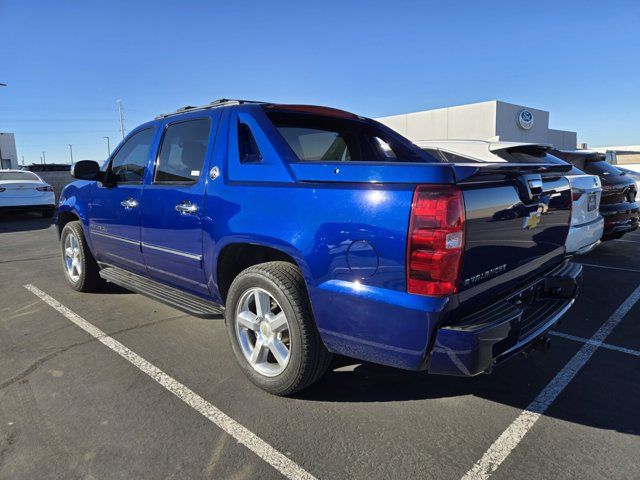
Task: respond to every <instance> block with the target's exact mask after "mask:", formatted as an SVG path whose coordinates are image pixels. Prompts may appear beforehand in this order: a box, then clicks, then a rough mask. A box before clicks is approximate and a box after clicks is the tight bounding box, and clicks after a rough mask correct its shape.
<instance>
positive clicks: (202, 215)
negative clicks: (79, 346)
mask: <svg viewBox="0 0 640 480" xmlns="http://www.w3.org/2000/svg"><path fill="white" fill-rule="evenodd" d="M570 168H571V167H570V165H558V164H545V163H541V164H531V163H528V164H513V163H500V164H491V163H455V162H454V163H447V162H443V161H442V160H441V159H437V158H434V157H432V156H430V155H429V154H428V153H426V152H424V151H422V150H420V149H418V148H417V147H415V146H414V145H412V144H411V143H410V142H409V141H408V140H407V139H405V138H404V137H402V136H400V135H398V134H397V133H395V132H393V131H392V130H390V129H388V128H387V127H385V126H383V125H381V124H379V123H377V122H375V121H373V120H370V119H367V118H363V117H360V116H358V115H355V114H352V113H348V112H345V111H342V110H337V109H333V108H327V107H317V106H308V105H279V104H273V103H265V102H249V101H241V100H218V101H215V102H212V103H211V104H209V105H205V106H201V107H185V108H182V109H180V110H178V111H176V112H174V113H170V114H165V115H160V116H158V117H157V118H156V119H155V120H153V121H150V122H148V123H145V124H144V125H141V126H139V127H138V128H136V129H135V130H133V131H132V132H131V133H130V134H129V135H128V136H127V137H126V138H125V139H124V140H123V141H122V143H121V144H120V145H119V146H118V148H117V149H116V150H115V151H114V153H113V154H112V155H111V157H110V158H109V159H108V161H107V162H106V163H105V164H104V166H102V167H101V166H100V165H99V164H98V163H96V162H93V161H88V160H87V161H81V162H77V163H76V164H75V165H74V167H73V170H72V174H73V176H74V177H75V178H76V179H77V180H76V181H74V182H73V183H71V184H69V185H68V186H67V187H66V188H65V189H64V191H63V193H62V196H61V199H60V203H59V207H58V213H57V227H58V232H59V234H60V241H61V251H62V260H63V267H64V274H65V278H66V281H67V283H68V284H69V285H70V286H71V288H73V289H75V290H78V291H89V290H94V289H96V288H99V287H100V285H101V284H102V283H103V282H104V281H109V282H113V283H115V284H118V285H120V286H122V287H124V288H127V289H130V290H133V291H136V292H139V293H142V294H145V295H148V296H150V297H153V298H155V299H157V300H159V301H162V302H165V303H168V304H170V305H173V306H174V307H176V308H178V309H182V310H184V311H187V312H189V313H191V314H193V315H196V316H200V317H216V316H217V317H220V316H222V315H224V318H225V324H226V328H227V331H228V334H229V338H230V341H231V345H232V347H233V352H234V354H235V356H236V357H237V360H238V362H239V364H240V367H241V369H242V370H243V372H244V373H245V374H246V375H247V376H248V378H249V379H250V380H251V381H252V382H254V383H255V384H256V385H258V386H259V387H261V388H263V389H265V390H267V391H269V392H272V393H275V394H278V395H289V394H293V393H294V392H297V391H299V390H301V389H302V388H304V387H306V386H308V385H310V384H311V383H313V382H314V381H316V380H317V379H319V378H320V377H321V376H322V374H323V373H324V372H325V371H326V370H327V368H328V366H329V364H330V361H331V354H332V353H336V354H342V355H346V356H349V357H352V358H356V359H360V360H364V361H369V362H375V363H380V364H384V365H390V366H394V367H398V368H402V369H409V370H427V371H428V372H431V373H436V374H446V375H462V376H471V375H477V374H479V373H483V372H485V373H488V372H490V371H491V370H492V368H493V367H494V366H495V365H496V364H498V363H500V362H502V361H504V360H506V359H508V358H510V357H512V356H513V355H515V354H516V353H518V352H521V351H525V350H530V349H534V348H536V349H545V348H547V346H548V338H547V337H546V333H547V332H548V330H549V329H550V328H552V327H553V326H554V325H555V324H556V323H557V322H558V321H559V319H560V317H561V316H562V315H563V314H564V313H565V312H566V311H567V310H568V309H569V308H570V307H571V305H572V304H573V302H574V299H575V296H576V293H577V289H578V283H579V281H580V278H581V274H582V271H581V268H580V266H579V265H576V264H572V263H570V262H568V261H567V260H566V255H565V246H564V244H565V240H566V237H567V232H568V230H569V220H570V209H571V190H570V187H569V182H568V181H567V180H566V179H565V178H564V177H563V174H564V173H566V172H567V171H568V170H569V169H570Z"/></svg>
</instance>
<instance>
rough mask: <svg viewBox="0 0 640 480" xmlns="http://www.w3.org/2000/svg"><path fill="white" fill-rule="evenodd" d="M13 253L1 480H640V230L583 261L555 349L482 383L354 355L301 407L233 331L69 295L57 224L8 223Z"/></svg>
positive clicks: (98, 296) (5, 334)
mask: <svg viewBox="0 0 640 480" xmlns="http://www.w3.org/2000/svg"><path fill="white" fill-rule="evenodd" d="M0 247H1V248H0V478H1V479H22V478H24V479H40V478H56V479H57V478H65V479H73V478H82V479H107V478H126V479H131V478H144V479H147V478H149V479H157V478H176V479H178V478H216V479H227V478H238V479H239V478H260V479H268V478H283V477H287V476H288V477H289V478H302V477H304V476H305V475H308V476H309V477H316V478H318V479H338V478H362V479H365V478H366V479H374V478H375V479H378V478H380V479H383V478H384V479H389V478H410V477H411V478H415V477H419V478H438V479H460V478H463V477H465V475H467V478H486V477H487V476H488V475H489V474H491V478H495V479H516V478H527V479H528V478H583V479H585V478H586V479H600V478H602V479H605V478H606V479H610V478H616V479H621V478H629V479H632V478H638V476H639V473H638V472H639V471H640V415H638V409H639V407H640V323H639V322H638V318H640V301H637V300H638V296H639V292H640V290H638V288H639V287H640V255H639V254H638V252H639V248H640V233H638V232H635V233H633V234H629V235H627V236H625V237H624V238H623V239H622V240H616V241H613V242H608V243H606V244H604V245H603V246H602V247H601V248H599V249H597V250H596V251H594V252H592V253H591V254H589V255H587V256H584V257H581V258H580V259H579V260H578V261H580V262H581V263H584V264H585V268H584V284H583V286H582V290H581V294H580V297H579V299H578V300H577V302H576V304H575V306H574V308H573V309H572V310H571V311H570V312H569V313H568V314H567V315H566V316H565V317H564V320H563V322H562V324H561V325H560V326H559V327H558V329H557V330H556V332H557V335H554V338H553V347H552V350H551V352H549V353H546V354H544V353H534V354H532V355H530V356H529V357H528V358H523V357H518V358H516V359H514V360H512V361H510V362H508V363H506V364H504V365H503V366H501V367H499V368H497V369H496V370H495V371H494V373H493V374H492V375H488V376H479V377H475V378H468V379H465V378H447V377H437V376H427V375H424V374H419V373H411V372H403V371H399V370H395V369H391V368H385V367H380V366H375V365H369V364H360V363H359V362H355V361H353V360H349V359H346V358H337V359H336V360H335V362H334V365H333V366H332V370H331V371H330V372H329V373H328V374H327V375H326V377H324V378H323V379H322V380H321V381H320V382H318V383H317V384H315V385H314V386H312V387H311V388H309V389H308V390H305V391H304V392H303V393H302V394H300V395H298V396H297V397H296V398H278V397H274V396H271V395H269V394H267V393H265V392H263V391H261V390H259V389H257V388H256V387H253V386H252V385H251V384H250V383H249V382H248V381H247V380H246V379H245V378H244V376H243V375H242V373H241V372H240V369H239V368H238V367H237V366H236V363H235V360H234V358H233V355H232V353H231V350H230V346H229V344H228V341H227V337H226V333H225V331H224V325H223V322H222V320H215V319H214V320H202V319H197V318H194V317H191V316H189V315H187V314H183V313H181V312H179V311H176V310H174V309H173V308H171V307H168V306H165V305H162V304H160V303H157V302H154V301H152V300H150V299H147V298H145V297H143V296H140V295H137V294H134V293H130V292H128V291H126V290H123V289H121V288H118V287H115V286H112V285H109V286H107V287H106V288H105V289H104V290H103V291H101V292H99V293H95V294H80V293H76V292H74V291H72V290H71V289H69V288H67V287H66V286H65V284H64V280H63V273H62V269H61V267H60V260H59V254H58V243H57V237H56V234H55V229H54V228H53V227H52V226H51V225H50V224H49V221H48V220H45V219H42V218H39V217H38V216H36V215H33V216H32V215H14V216H8V217H4V218H1V219H0ZM25 285H27V286H30V287H29V289H27V288H25ZM34 292H35V293H36V294H34ZM37 292H41V293H42V294H43V295H44V296H43V295H40V296H38V295H37ZM43 298H45V299H49V300H48V302H47V301H43ZM55 302H59V303H55ZM52 305H53V306H52ZM56 305H57V309H56V308H54V307H56ZM74 315H75V316H74ZM78 318H80V320H82V321H85V322H88V324H90V325H91V326H93V327H97V329H99V330H101V331H102V332H105V333H106V334H107V335H108V338H109V339H115V340H117V342H115V344H118V345H120V344H121V345H123V346H124V348H125V349H126V352H133V353H134V354H137V356H139V357H142V359H144V360H146V362H148V363H149V364H151V365H152V366H153V367H154V368H157V369H159V370H161V371H162V372H163V374H164V375H165V377H162V378H160V377H158V376H157V375H155V376H150V375H149V374H148V372H147V373H145V371H144V369H142V370H141V366H140V364H141V363H140V361H139V360H136V359H139V357H137V356H135V355H133V356H132V355H131V354H130V353H125V354H123V353H122V350H120V351H117V349H116V350H114V348H112V347H113V343H114V342H112V343H111V344H110V343H109V342H104V341H99V340H97V339H96V338H94V336H92V335H90V334H89V333H87V331H86V330H83V329H82V328H79V326H78V324H77V323H74V321H75V322H79V320H78ZM74 319H75V320H74ZM118 342H119V343H118ZM109 345H111V346H109ZM118 348H119V347H118ZM132 358H133V360H132ZM145 365H146V364H145ZM167 378H168V379H171V382H173V383H171V385H181V386H183V387H184V389H182V387H180V389H178V391H177V392H178V393H176V390H175V389H174V391H173V393H172V391H171V388H173V387H171V385H169V386H167V381H168V380H166V379H167ZM162 379H164V380H162ZM170 387H171V388H170ZM185 389H187V390H188V392H192V393H194V394H197V396H199V397H197V398H198V399H199V400H197V402H195V403H196V404H198V405H204V407H203V408H206V409H209V410H207V411H210V412H213V413H212V414H211V415H212V418H213V419H214V420H215V419H218V421H217V423H216V421H212V419H211V418H208V417H207V416H204V415H203V414H202V413H201V411H198V410H197V409H196V408H194V403H193V402H192V403H191V404H190V403H189V402H188V401H185V398H187V397H188V398H194V397H193V395H192V396H190V397H189V395H191V394H189V393H188V392H187V393H186V394H185V393H184V392H185ZM218 413H224V414H226V415H228V417H224V418H223V420H224V419H225V418H229V417H230V418H229V419H230V422H227V423H225V422H226V420H224V421H223V420H220V418H222V417H221V416H220V415H218ZM216 415H217V416H216ZM236 422H237V423H236ZM220 424H224V425H223V426H225V425H226V427H225V428H224V429H223V428H220ZM239 425H242V426H244V427H245V428H246V430H244V429H241V428H240V429H238V428H236V427H239ZM255 439H259V440H260V439H261V440H260V441H262V443H259V442H258V443H256V440H255ZM252 442H253V443H252ZM247 444H248V445H249V446H247ZM265 446H266V447H265ZM267 447H268V448H267ZM273 452H276V453H277V452H279V453H280V454H282V455H283V456H284V457H286V460H287V461H286V462H284V463H283V462H281V461H279V460H278V458H276V457H274V453H273ZM274 458H275V460H274ZM274 464H275V465H276V466H277V465H280V467H281V468H274ZM494 469H495V471H494Z"/></svg>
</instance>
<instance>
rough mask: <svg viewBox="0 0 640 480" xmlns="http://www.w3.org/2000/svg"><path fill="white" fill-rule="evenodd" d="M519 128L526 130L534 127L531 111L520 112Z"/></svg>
mask: <svg viewBox="0 0 640 480" xmlns="http://www.w3.org/2000/svg"><path fill="white" fill-rule="evenodd" d="M518 126H519V127H520V128H523V129H525V130H529V129H530V128H531V127H533V113H531V112H530V111H529V110H520V113H518Z"/></svg>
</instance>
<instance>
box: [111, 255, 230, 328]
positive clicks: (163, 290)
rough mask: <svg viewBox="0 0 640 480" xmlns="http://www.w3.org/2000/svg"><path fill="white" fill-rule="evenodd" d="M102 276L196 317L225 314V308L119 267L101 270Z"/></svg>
mask: <svg viewBox="0 0 640 480" xmlns="http://www.w3.org/2000/svg"><path fill="white" fill-rule="evenodd" d="M100 276H101V277H102V278H104V279H105V280H107V281H108V282H111V283H115V284H116V285H120V286H121V287H122V288H126V289H127V290H131V291H133V292H136V293H140V294H142V295H145V296H147V297H150V298H153V299H154V300H158V301H159V302H162V303H165V304H167V305H169V306H171V307H173V308H177V309H178V310H182V311H183V312H186V313H189V314H191V315H193V316H194V317H199V318H220V317H221V316H222V315H223V314H224V308H223V307H222V306H220V305H218V304H216V303H213V302H211V301H207V300H205V299H204V298H200V297H197V296H195V295H191V294H189V293H185V292H183V291H182V290H178V289H177V288H173V287H169V286H168V285H164V284H162V283H160V282H156V281H155V280H151V279H149V278H146V277H143V276H141V275H136V274H135V273H131V272H128V271H126V270H123V269H121V268H118V267H106V268H103V269H102V270H100Z"/></svg>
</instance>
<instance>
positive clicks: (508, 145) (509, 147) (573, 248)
mask: <svg viewBox="0 0 640 480" xmlns="http://www.w3.org/2000/svg"><path fill="white" fill-rule="evenodd" d="M415 144H416V145H417V146H418V147H420V148H422V149H423V150H427V151H428V152H429V153H431V154H432V155H434V156H435V157H436V158H438V157H439V158H440V159H442V160H443V161H445V162H452V163H468V162H469V161H471V162H489V163H501V162H511V163H545V162H546V163H548V162H552V163H564V162H563V161H562V160H560V159H559V158H556V157H554V156H552V155H550V154H549V153H547V150H548V149H549V148H550V147H549V145H543V144H537V143H520V142H492V141H485V140H427V141H420V142H415ZM565 177H566V178H567V179H568V180H569V183H570V184H571V191H572V198H573V205H572V210H571V228H570V229H569V235H568V236H567V241H566V245H565V247H566V252H567V253H568V254H583V253H587V252H589V251H591V250H593V249H594V248H595V247H596V246H598V244H599V243H600V238H601V237H602V232H603V230H604V218H603V217H602V215H600V212H599V208H600V197H601V196H602V184H601V182H600V178H599V177H598V176H597V175H587V174H585V173H584V172H582V171H581V170H578V169H577V168H575V167H573V169H572V170H571V171H570V172H568V173H566V174H565Z"/></svg>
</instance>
